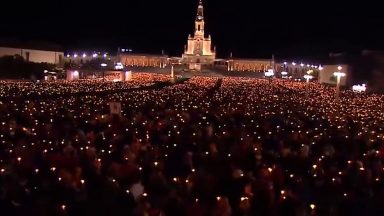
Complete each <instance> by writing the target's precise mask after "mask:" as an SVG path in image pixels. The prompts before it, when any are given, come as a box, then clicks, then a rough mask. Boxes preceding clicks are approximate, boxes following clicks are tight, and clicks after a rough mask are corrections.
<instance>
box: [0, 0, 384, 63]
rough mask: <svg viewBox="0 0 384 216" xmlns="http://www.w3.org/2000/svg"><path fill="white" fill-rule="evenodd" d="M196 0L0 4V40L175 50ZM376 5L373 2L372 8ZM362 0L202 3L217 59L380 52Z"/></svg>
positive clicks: (373, 11)
mask: <svg viewBox="0 0 384 216" xmlns="http://www.w3.org/2000/svg"><path fill="white" fill-rule="evenodd" d="M197 1H198V0H163V1H161V0H136V1H132V0H124V1H123V0H103V1H100V0H93V1H89V0H66V1H64V0H50V1H40V0H37V1H36V0H35V1H28V2H23V1H12V3H11V2H2V7H1V8H2V10H1V13H0V18H1V21H0V38H7V39H8V38H16V39H19V40H24V41H25V40H38V41H51V42H55V43H59V44H60V45H62V46H63V47H64V48H65V50H83V49H90V48H92V49H93V48H97V49H109V50H112V49H116V48H117V47H121V48H123V47H125V48H132V49H133V50H134V51H136V52H141V53H154V54H156V53H161V50H162V49H164V50H165V52H166V53H168V54H170V55H180V54H181V53H182V51H183V47H184V44H185V43H186V39H187V36H188V34H192V33H193V28H194V19H195V15H196V7H197ZM374 4H376V5H374ZM377 4H379V3H372V2H369V1H357V2H353V1H344V2H341V1H319V0H314V1H305V2H302V1H273V0H271V1H262V0H232V1H229V0H205V2H204V5H205V21H206V33H209V34H211V35H212V39H213V44H215V45H216V46H217V51H218V56H219V57H227V56H229V53H230V52H233V55H234V56H235V57H236V56H237V57H249V58H258V57H259V58H261V57H269V56H271V54H272V53H274V54H275V55H277V56H284V57H292V56H319V55H326V54H327V53H329V52H340V51H351V52H352V51H358V50H360V49H375V50H380V49H384V13H383V12H382V8H383V7H381V6H379V5H377Z"/></svg>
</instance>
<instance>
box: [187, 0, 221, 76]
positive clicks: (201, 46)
mask: <svg viewBox="0 0 384 216" xmlns="http://www.w3.org/2000/svg"><path fill="white" fill-rule="evenodd" d="M204 25H205V21H204V6H203V2H202V0H199V5H198V7H197V14H196V20H195V32H194V35H193V36H191V35H189V36H188V42H187V45H186V46H185V48H184V54H183V56H182V63H183V64H187V65H188V66H189V69H191V70H197V71H200V70H201V66H202V65H212V64H213V62H214V61H215V58H216V52H215V49H214V50H212V39H211V36H210V35H208V37H206V36H205V28H204Z"/></svg>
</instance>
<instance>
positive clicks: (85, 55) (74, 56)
mask: <svg viewBox="0 0 384 216" xmlns="http://www.w3.org/2000/svg"><path fill="white" fill-rule="evenodd" d="M99 55H101V54H97V53H93V54H92V58H98V57H99ZM102 56H103V57H104V58H106V57H107V56H108V54H107V53H104V54H103V55H102ZM71 57H73V58H77V57H82V58H87V54H86V53H83V54H82V55H81V56H79V55H78V54H76V53H75V54H73V56H71V55H70V54H67V58H71Z"/></svg>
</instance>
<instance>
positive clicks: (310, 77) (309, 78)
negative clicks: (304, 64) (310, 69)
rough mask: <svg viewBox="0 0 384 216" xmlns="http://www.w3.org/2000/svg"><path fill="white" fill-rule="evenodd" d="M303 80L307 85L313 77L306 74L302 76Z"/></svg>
mask: <svg viewBox="0 0 384 216" xmlns="http://www.w3.org/2000/svg"><path fill="white" fill-rule="evenodd" d="M304 78H305V79H306V80H307V83H309V80H311V79H313V76H312V75H309V74H306V75H304Z"/></svg>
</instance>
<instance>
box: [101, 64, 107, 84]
mask: <svg viewBox="0 0 384 216" xmlns="http://www.w3.org/2000/svg"><path fill="white" fill-rule="evenodd" d="M100 66H101V68H102V70H103V82H104V81H105V76H104V75H105V67H107V64H106V63H101V65H100Z"/></svg>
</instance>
